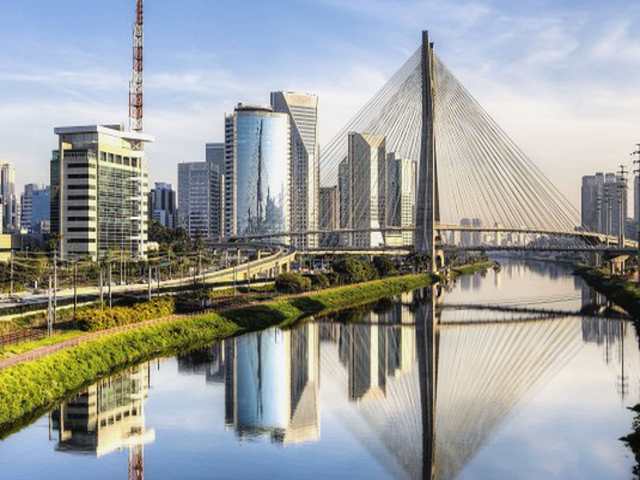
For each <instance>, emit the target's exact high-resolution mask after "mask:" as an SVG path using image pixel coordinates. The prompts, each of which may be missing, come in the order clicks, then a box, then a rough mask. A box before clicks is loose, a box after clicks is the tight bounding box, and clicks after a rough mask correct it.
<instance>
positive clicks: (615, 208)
mask: <svg viewBox="0 0 640 480" xmlns="http://www.w3.org/2000/svg"><path fill="white" fill-rule="evenodd" d="M625 187H626V186H625V183H624V180H623V179H622V178H621V177H620V176H619V175H617V174H615V173H607V174H606V175H605V177H604V198H603V201H602V206H603V208H602V214H603V225H604V226H605V230H604V231H603V233H608V234H609V235H615V236H617V235H620V234H624V225H625V222H626V219H627V212H628V204H627V195H626V193H627V192H626V188H625Z"/></svg>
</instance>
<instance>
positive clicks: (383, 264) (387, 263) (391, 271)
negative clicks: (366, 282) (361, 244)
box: [373, 256, 398, 277]
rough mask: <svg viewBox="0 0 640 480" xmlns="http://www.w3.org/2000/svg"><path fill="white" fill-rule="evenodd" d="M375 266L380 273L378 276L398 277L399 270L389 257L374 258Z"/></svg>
mask: <svg viewBox="0 0 640 480" xmlns="http://www.w3.org/2000/svg"><path fill="white" fill-rule="evenodd" d="M373 266H374V267H375V268H376V270H377V271H378V275H380V276H381V277H387V276H389V275H396V274H397V273H398V269H397V268H396V265H395V263H393V262H392V261H391V260H390V259H389V257H385V256H379V257H374V259H373Z"/></svg>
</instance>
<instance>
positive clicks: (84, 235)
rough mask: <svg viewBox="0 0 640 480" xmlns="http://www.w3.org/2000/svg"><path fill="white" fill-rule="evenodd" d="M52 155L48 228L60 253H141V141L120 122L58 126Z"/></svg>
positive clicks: (144, 184)
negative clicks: (54, 236) (111, 124)
mask: <svg viewBox="0 0 640 480" xmlns="http://www.w3.org/2000/svg"><path fill="white" fill-rule="evenodd" d="M54 132H55V134H56V135H58V150H57V151H54V153H53V156H52V160H51V188H52V195H51V212H52V233H54V234H55V235H57V236H58V239H59V242H60V253H61V255H62V258H65V259H66V258H69V257H89V258H91V259H93V260H97V259H98V258H101V257H103V256H104V255H106V254H107V253H108V252H109V251H125V252H128V253H130V254H131V255H132V256H133V257H137V258H144V257H145V256H146V249H147V245H146V244H147V231H148V204H147V202H148V194H149V183H148V182H149V180H148V171H147V165H146V160H145V156H144V144H145V143H147V142H151V141H153V137H151V136H149V135H146V134H143V133H140V132H131V131H125V130H124V128H123V127H122V126H120V125H115V126H102V125H90V126H80V127H61V128H56V129H55V130H54Z"/></svg>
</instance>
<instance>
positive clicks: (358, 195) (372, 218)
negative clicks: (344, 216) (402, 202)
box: [348, 132, 387, 248]
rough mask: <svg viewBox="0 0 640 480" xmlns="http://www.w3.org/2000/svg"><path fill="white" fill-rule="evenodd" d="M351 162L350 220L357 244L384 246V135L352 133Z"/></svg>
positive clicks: (349, 147) (354, 242)
mask: <svg viewBox="0 0 640 480" xmlns="http://www.w3.org/2000/svg"><path fill="white" fill-rule="evenodd" d="M348 155H349V156H348V162H349V167H350V173H349V175H350V179H351V199H350V202H349V203H350V209H351V223H352V228H353V229H355V230H363V231H361V232H356V233H354V234H353V235H352V245H353V246H354V247H362V248H367V247H378V246H381V245H384V235H383V234H382V232H381V231H380V229H381V228H383V227H384V226H385V225H386V221H385V216H386V215H385V213H386V212H385V199H386V183H387V182H386V163H387V162H386V160H387V158H386V152H385V138H384V136H382V135H372V134H368V133H355V132H351V133H349V143H348Z"/></svg>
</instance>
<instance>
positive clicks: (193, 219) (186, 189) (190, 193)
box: [178, 162, 210, 239]
mask: <svg viewBox="0 0 640 480" xmlns="http://www.w3.org/2000/svg"><path fill="white" fill-rule="evenodd" d="M209 192H210V185H209V166H208V165H207V162H189V163H180V164H178V216H179V219H180V226H181V227H182V228H184V229H185V230H186V231H187V233H188V235H189V237H191V238H201V239H205V238H209V236H210V230H209V227H210V226H209V206H210V200H209Z"/></svg>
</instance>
